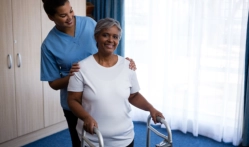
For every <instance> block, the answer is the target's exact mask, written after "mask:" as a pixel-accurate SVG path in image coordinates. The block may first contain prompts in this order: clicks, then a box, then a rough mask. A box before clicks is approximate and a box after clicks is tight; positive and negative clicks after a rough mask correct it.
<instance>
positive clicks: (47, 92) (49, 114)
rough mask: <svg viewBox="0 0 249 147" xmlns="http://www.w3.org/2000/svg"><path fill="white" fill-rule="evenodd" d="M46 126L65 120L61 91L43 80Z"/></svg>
mask: <svg viewBox="0 0 249 147" xmlns="http://www.w3.org/2000/svg"><path fill="white" fill-rule="evenodd" d="M43 92H44V117H45V118H44V120H45V127H48V126H51V125H54V124H56V123H59V122H62V121H64V120H65V117H64V113H63V110H62V107H61V104H60V91H59V90H58V91H55V90H53V89H52V88H51V87H50V86H49V84H48V82H43Z"/></svg>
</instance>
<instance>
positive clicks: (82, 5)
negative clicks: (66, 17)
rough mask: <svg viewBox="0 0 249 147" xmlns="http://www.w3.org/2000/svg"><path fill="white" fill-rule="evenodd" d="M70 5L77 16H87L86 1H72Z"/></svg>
mask: <svg viewBox="0 0 249 147" xmlns="http://www.w3.org/2000/svg"><path fill="white" fill-rule="evenodd" d="M70 4H71V6H72V8H73V10H74V14H75V15H78V16H86V0H70Z"/></svg>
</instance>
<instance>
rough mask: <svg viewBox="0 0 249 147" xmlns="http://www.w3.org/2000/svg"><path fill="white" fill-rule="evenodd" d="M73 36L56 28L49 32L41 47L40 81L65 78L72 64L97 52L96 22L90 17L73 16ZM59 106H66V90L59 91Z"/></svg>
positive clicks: (64, 107)
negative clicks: (74, 26) (74, 22)
mask: <svg viewBox="0 0 249 147" xmlns="http://www.w3.org/2000/svg"><path fill="white" fill-rule="evenodd" d="M75 19H76V28H75V36H74V37H72V36H70V35H68V34H65V33H63V32H61V31H59V30H58V29H56V27H53V29H52V30H51V31H50V32H49V34H48V35H47V37H46V38H45V40H44V41H43V43H42V45H41V75H40V78H41V81H54V80H56V79H59V78H62V77H65V76H67V75H68V74H69V71H70V69H71V67H72V64H73V63H76V62H78V61H80V60H83V59H85V58H86V57H88V56H90V55H92V54H95V53H96V52H97V47H96V41H95V39H94V28H95V26H96V22H95V21H94V20H93V19H92V18H90V17H81V16H75ZM60 97H61V105H62V108H63V109H66V110H70V109H69V107H68V104H67V88H64V89H61V93H60Z"/></svg>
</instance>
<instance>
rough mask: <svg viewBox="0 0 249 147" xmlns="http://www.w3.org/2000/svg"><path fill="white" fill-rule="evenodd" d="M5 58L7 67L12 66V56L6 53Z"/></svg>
mask: <svg viewBox="0 0 249 147" xmlns="http://www.w3.org/2000/svg"><path fill="white" fill-rule="evenodd" d="M7 58H8V63H7V64H8V68H9V69H11V67H12V57H11V55H10V54H8V57H7Z"/></svg>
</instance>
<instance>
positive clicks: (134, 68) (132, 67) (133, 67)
mask: <svg viewBox="0 0 249 147" xmlns="http://www.w3.org/2000/svg"><path fill="white" fill-rule="evenodd" d="M125 59H126V60H129V61H130V65H129V68H130V69H131V70H134V71H135V70H136V69H137V67H136V64H135V62H134V61H133V60H132V58H129V57H126V58H125Z"/></svg>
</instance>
